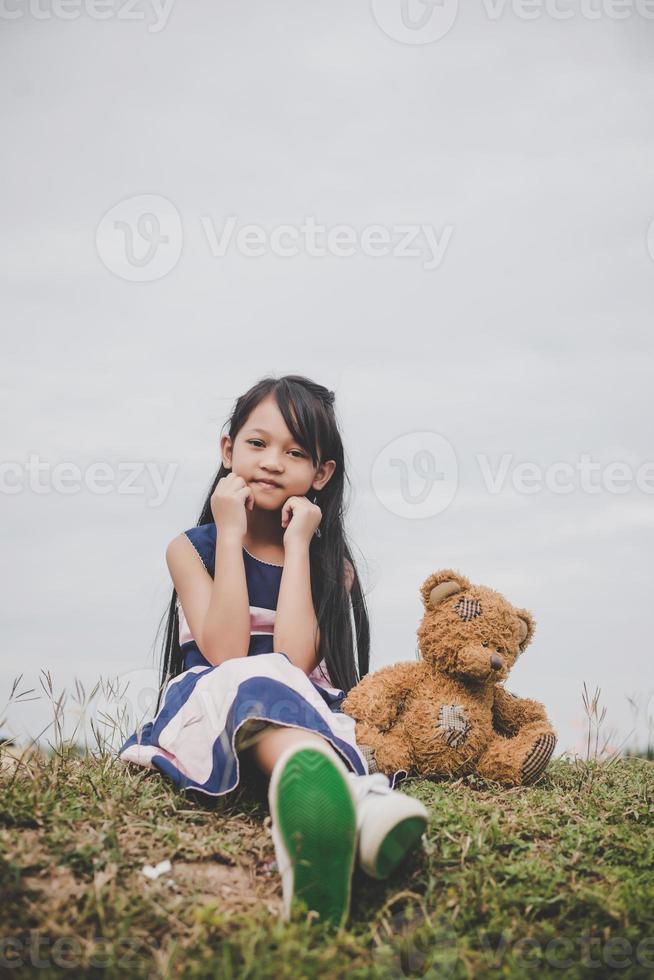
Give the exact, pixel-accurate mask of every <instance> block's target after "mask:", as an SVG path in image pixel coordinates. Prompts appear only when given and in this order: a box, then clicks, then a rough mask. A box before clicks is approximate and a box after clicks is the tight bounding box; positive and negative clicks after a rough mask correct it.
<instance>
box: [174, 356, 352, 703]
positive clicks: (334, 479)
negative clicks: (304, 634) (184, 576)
mask: <svg viewBox="0 0 654 980" xmlns="http://www.w3.org/2000/svg"><path fill="white" fill-rule="evenodd" d="M270 393H272V394H273V395H274V397H275V400H276V402H277V405H278V407H279V410H280V412H281V414H282V415H283V417H284V421H285V423H286V425H287V427H288V429H289V431H290V432H291V434H292V436H293V438H294V439H295V440H296V441H297V443H298V444H299V445H300V446H301V447H302V448H303V449H304V450H305V452H307V453H309V454H310V456H311V459H312V461H313V465H314V466H318V465H319V464H320V462H321V459H320V458H319V455H318V449H319V448H320V450H321V453H322V460H328V459H333V460H334V461H335V463H336V468H335V470H334V472H333V473H332V475H331V477H330V479H329V480H328V481H327V483H326V484H325V486H324V487H323V488H322V490H313V489H310V491H309V494H310V495H311V497H312V499H313V496H315V497H316V504H317V506H318V507H320V510H321V512H322V518H321V521H320V537H317V536H316V535H314V536H313V538H312V540H311V544H310V546H309V562H310V568H311V594H312V598H313V604H314V609H315V611H316V619H317V621H318V628H319V630H320V643H319V646H318V651H317V655H318V662H319V663H320V661H321V660H322V659H323V658H324V659H325V664H326V667H327V670H328V672H329V676H330V678H331V680H332V683H333V685H334V686H335V687H338V688H340V689H341V690H343V691H345V693H347V692H348V691H350V690H351V688H353V687H354V686H355V685H356V684H357V683H358V682H359V681H360V680H361V678H363V677H364V676H365V675H366V674H367V673H368V670H369V654H370V624H369V620H368V610H367V607H366V601H365V597H364V594H363V591H362V589H361V583H360V581H359V575H358V573H357V570H356V562H355V561H354V558H353V556H352V552H351V550H350V547H349V545H348V542H347V538H346V535H345V530H344V526H343V517H344V512H345V511H344V507H343V490H344V484H345V481H346V480H347V482H348V485H349V479H348V477H347V474H346V472H345V466H344V451H343V443H342V441H341V436H340V433H339V430H338V424H337V422H336V416H335V412H334V392H333V391H329V390H328V389H327V388H325V387H324V386H323V385H320V384H317V383H316V382H315V381H311V380H310V379H309V378H305V377H303V376H302V375H297V374H287V375H285V376H284V377H281V378H272V377H266V378H263V379H262V380H261V381H259V382H257V384H255V385H253V386H252V388H250V389H249V391H246V392H245V394H244V395H241V396H240V398H238V399H237V400H236V404H235V407H234V410H233V412H232V414H231V416H230V417H229V419H228V423H229V437H230V439H231V440H232V444H233V442H234V440H235V439H236V436H237V434H238V432H239V431H240V429H241V428H242V427H243V426H244V425H245V423H246V422H247V420H248V418H249V416H250V413H251V412H252V411H253V410H254V408H256V406H257V405H258V404H259V402H260V401H261V400H262V399H263V398H265V397H266V396H267V395H269V394H270ZM296 420H297V424H296ZM230 472H231V470H230V469H228V468H226V467H225V466H223V465H222V463H221V465H220V468H219V470H218V472H217V473H216V475H215V476H214V478H213V479H212V481H211V484H210V486H209V492H208V493H207V496H206V499H205V501H204V504H203V506H202V510H201V511H200V516H199V518H198V521H197V525H196V526H199V525H201V524H210V523H212V522H213V513H212V510H211V496H212V494H213V492H214V490H215V489H216V486H217V484H218V481H219V480H221V479H222V478H223V477H224V476H227V475H228V473H230ZM346 558H347V560H348V561H349V562H350V564H351V565H352V568H353V570H354V579H353V582H352V587H351V591H350V595H349V598H348V593H347V590H346V587H345V559H346ZM350 609H351V613H350ZM352 619H353V621H354V635H353V631H352ZM164 620H165V621H166V624H165V636H164V642H163V647H162V660H161V682H160V686H159V695H158V699H157V707H156V712H158V711H159V707H160V704H161V699H162V695H163V691H164V688H165V686H166V683H167V682H168V680H170V678H172V677H176V676H177V675H178V674H179V673H181V672H182V670H183V669H184V663H183V656H182V651H181V649H180V645H179V618H178V614H177V591H176V590H175V589H174V588H173V593H172V596H171V599H170V603H169V605H168V608H167V610H166V612H165V613H164V615H163V617H162V621H161V623H163V621H164ZM161 623H160V626H159V629H158V630H157V635H159V632H160V630H161ZM355 635H356V663H355V650H354V638H355ZM155 642H156V640H155ZM156 712H155V713H156Z"/></svg>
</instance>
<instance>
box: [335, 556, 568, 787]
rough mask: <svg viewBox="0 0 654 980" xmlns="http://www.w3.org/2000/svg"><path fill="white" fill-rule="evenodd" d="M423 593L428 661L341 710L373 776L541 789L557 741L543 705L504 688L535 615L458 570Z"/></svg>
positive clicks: (436, 578) (439, 575) (374, 684)
mask: <svg viewBox="0 0 654 980" xmlns="http://www.w3.org/2000/svg"><path fill="white" fill-rule="evenodd" d="M420 594H421V597H422V602H423V605H424V607H425V612H424V615H423V617H422V621H421V623H420V626H419V627H418V630H417V636H418V645H419V650H420V654H421V657H420V659H419V660H417V661H413V662H411V661H409V662H402V663H396V664H392V665H390V666H387V667H382V668H381V669H380V670H378V671H376V672H375V673H373V674H367V675H366V676H365V677H364V678H363V679H362V680H361V681H360V682H359V683H358V684H357V685H356V686H355V687H353V688H352V689H351V690H350V692H349V694H348V695H347V697H346V699H345V700H344V701H343V703H342V705H341V707H342V710H343V711H344V712H345V713H346V714H347V715H349V716H350V717H352V718H354V719H355V721H356V726H355V733H356V740H357V743H358V744H360V745H361V746H363V747H364V748H365V751H366V756H367V758H368V761H369V767H370V771H371V772H374V771H376V770H378V771H381V772H384V773H386V774H387V775H390V774H392V773H395V772H397V771H399V770H403V771H404V772H405V773H406V774H410V775H419V776H453V777H458V776H464V775H469V774H471V773H476V774H478V775H479V776H482V777H483V778H485V779H488V780H492V781H494V782H497V783H500V784H501V785H503V786H520V785H527V784H532V783H534V782H535V781H536V780H537V779H539V778H540V776H541V775H542V773H543V771H544V769H545V767H546V766H547V764H548V762H549V761H550V758H551V756H552V753H553V751H554V746H555V745H556V734H555V732H554V730H553V728H552V726H551V724H550V722H549V720H548V718H547V713H546V711H545V708H544V707H543V705H542V704H540V703H539V702H538V701H531V700H530V699H528V698H520V697H518V696H517V695H515V694H511V693H510V692H509V691H507V690H506V689H505V687H504V685H503V683H502V682H503V681H504V680H506V678H507V676H508V674H509V672H510V670H511V668H512V667H513V665H514V664H515V662H516V660H517V659H518V657H519V656H520V655H521V653H522V652H523V651H524V650H525V648H526V647H527V645H528V644H529V643H530V642H531V639H532V637H533V635H534V630H535V621H534V619H533V617H532V615H531V613H529V612H528V611H527V610H526V609H516V608H514V606H512V605H511V604H510V603H509V602H507V600H506V599H505V598H504V597H503V596H502V595H501V594H500V593H499V592H495V591H494V590H493V589H490V588H486V587H485V586H482V585H472V584H471V583H470V582H469V581H468V579H467V578H466V577H465V576H464V575H461V574H460V573H459V572H457V571H454V570H452V569H444V570H442V571H439V572H434V574H432V575H430V576H429V578H427V579H426V580H425V581H424V582H423V584H422V586H421V587H420Z"/></svg>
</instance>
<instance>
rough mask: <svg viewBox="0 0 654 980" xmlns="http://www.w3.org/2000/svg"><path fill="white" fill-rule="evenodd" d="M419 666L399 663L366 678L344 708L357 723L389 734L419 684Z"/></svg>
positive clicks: (346, 701) (352, 692)
mask: <svg viewBox="0 0 654 980" xmlns="http://www.w3.org/2000/svg"><path fill="white" fill-rule="evenodd" d="M416 667H417V664H413V663H406V664H404V663H399V664H391V665H389V666H388V667H382V668H381V669H380V670H378V671H376V672H375V673H374V674H367V675H366V677H364V678H363V680H361V681H359V683H358V684H357V685H356V687H353V688H352V689H351V691H350V692H349V694H348V696H347V698H346V699H345V700H344V701H343V703H342V705H341V707H342V709H343V711H344V712H345V714H347V715H350V716H351V717H352V718H354V719H355V720H356V721H365V722H368V723H369V724H370V725H373V726H374V727H375V728H376V729H377V730H378V731H386V730H388V729H389V728H391V727H392V725H393V724H394V723H395V722H396V721H397V719H398V716H399V714H400V712H401V709H402V707H403V705H404V702H405V700H406V698H407V696H408V694H409V692H410V691H412V690H414V688H415V683H416V680H415V678H416V671H415V668H416Z"/></svg>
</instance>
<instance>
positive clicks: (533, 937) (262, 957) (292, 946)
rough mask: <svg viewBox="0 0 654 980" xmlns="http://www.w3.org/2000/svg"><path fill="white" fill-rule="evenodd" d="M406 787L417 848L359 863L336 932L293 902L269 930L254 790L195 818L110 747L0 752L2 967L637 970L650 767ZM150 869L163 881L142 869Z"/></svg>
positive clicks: (645, 927)
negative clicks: (158, 869)
mask: <svg viewBox="0 0 654 980" xmlns="http://www.w3.org/2000/svg"><path fill="white" fill-rule="evenodd" d="M28 693H29V692H28ZM596 693H598V692H596ZM592 703H593V699H591V698H589V708H590V711H591V716H592V710H593V709H592ZM595 709H596V712H597V713H599V709H598V706H597V699H595ZM597 713H596V717H597ZM591 716H589V724H590V717H591ZM16 756H18V757H19V758H16ZM21 756H22V758H20V757H21ZM401 786H402V791H403V792H406V793H409V794H410V795H413V796H415V797H417V798H418V799H420V800H422V801H423V802H424V803H425V804H426V806H427V807H428V809H429V812H430V823H429V827H428V831H427V833H426V835H425V838H424V843H423V846H422V848H421V850H420V851H418V852H415V853H414V854H413V855H411V856H410V858H409V859H407V860H406V861H405V863H404V864H403V865H402V867H401V868H400V869H398V870H397V871H396V872H395V873H394V875H393V876H391V878H389V879H387V880H386V881H383V882H376V881H373V880H372V879H370V878H367V877H366V876H365V875H364V874H363V873H362V872H360V871H357V872H356V875H355V879H354V885H353V899H352V912H351V916H350V922H349V924H348V926H347V927H346V928H345V929H341V930H338V931H334V930H332V929H330V928H329V927H328V926H326V925H323V924H322V923H320V922H319V921H314V920H313V919H312V916H311V914H310V913H307V912H306V910H305V912H304V913H303V914H302V913H299V914H297V915H296V916H295V918H294V921H293V922H291V923H290V924H288V925H284V924H282V923H280V921H279V919H278V915H279V909H280V906H281V883H280V880H279V876H278V874H277V872H276V869H275V867H274V865H273V861H274V849H273V846H272V841H271V839H270V836H269V833H268V823H269V816H268V811H267V806H266V804H265V797H264V795H263V794H262V793H261V791H260V790H259V789H257V787H256V786H255V784H253V783H242V784H241V786H240V787H239V788H238V789H237V790H236V791H235V792H234V793H233V794H231V795H230V796H229V797H223V798H220V799H218V800H217V802H216V805H215V806H213V807H208V806H207V804H206V802H203V801H202V800H201V799H193V798H191V797H189V796H185V795H184V794H181V793H179V792H178V791H177V790H175V788H174V787H173V786H172V784H171V783H169V782H167V781H166V780H165V779H164V778H162V777H161V775H160V774H159V773H158V772H155V771H153V770H144V769H137V768H136V767H133V766H125V765H124V764H123V763H120V762H119V761H118V760H117V759H116V757H115V755H114V754H113V753H112V752H111V751H109V750H107V749H106V747H105V748H104V750H102V751H100V750H99V751H97V752H96V753H95V754H94V753H90V752H88V751H84V752H82V751H80V750H79V749H78V748H76V747H75V746H74V745H72V744H66V742H65V741H62V742H60V743H59V744H57V745H56V746H53V747H52V750H51V751H50V752H48V753H42V752H37V751H35V750H32V751H31V752H27V753H26V752H19V751H17V750H16V749H15V748H13V747H11V746H10V745H4V746H0V887H1V889H2V896H3V899H4V901H3V928H2V930H1V932H0V973H3V975H4V971H6V974H7V975H9V976H21V975H24V976H27V975H30V976H32V975H34V974H36V975H38V976H39V977H48V976H61V975H67V976H72V977H75V978H77V977H86V976H89V977H91V976H92V977H97V976H99V975H102V976H108V977H113V976H116V977H119V976H120V977H123V976H130V977H132V976H133V977H184V978H186V977H191V978H193V977H219V978H221V980H222V978H230V977H234V978H236V977H239V978H240V977H248V978H268V977H270V978H273V977H274V978H296V977H339V978H340V977H345V976H347V977H348V978H350V980H357V978H363V977H380V978H382V977H383V978H403V977H407V978H410V977H423V978H427V977H428V978H432V977H439V976H448V977H477V976H480V977H491V978H492V977H520V978H522V977H529V976H534V977H535V976H538V977H548V976H556V977H563V976H565V977H566V978H567V977H586V976H593V977H600V976H601V977H605V976H614V975H616V976H617V975H619V976H625V977H646V976H647V977H648V976H651V975H652V973H653V972H654V835H653V834H652V815H653V801H654V769H653V767H652V763H651V762H649V761H647V760H646V759H643V758H618V757H616V756H611V757H610V758H604V757H598V758H593V757H592V752H591V757H589V758H586V759H579V758H576V759H574V760H571V759H565V758H559V759H556V760H554V761H553V762H552V763H551V764H550V766H549V767H548V769H547V771H546V773H545V775H544V777H543V779H542V780H541V781H540V782H539V783H538V784H537V785H536V786H534V787H530V788H516V789H512V790H505V789H501V788H500V787H498V786H496V785H494V784H491V783H487V782H485V781H483V780H481V779H479V778H477V777H468V778H466V779H460V780H457V781H455V782H437V781H432V780H422V779H411V780H407V781H405V782H404V783H402V784H401ZM165 859H168V860H170V862H171V864H172V869H171V871H170V872H167V873H164V874H161V875H160V876H159V877H157V878H155V879H150V878H148V877H146V876H145V875H144V874H143V873H142V869H143V867H144V866H145V865H157V864H158V863H159V862H160V861H163V860H165Z"/></svg>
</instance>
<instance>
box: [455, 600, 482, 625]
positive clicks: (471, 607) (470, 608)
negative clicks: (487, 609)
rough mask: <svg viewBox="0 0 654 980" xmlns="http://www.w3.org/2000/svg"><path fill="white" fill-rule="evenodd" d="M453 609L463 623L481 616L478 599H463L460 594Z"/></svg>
mask: <svg viewBox="0 0 654 980" xmlns="http://www.w3.org/2000/svg"><path fill="white" fill-rule="evenodd" d="M454 609H455V611H456V612H457V613H458V614H459V617H460V618H461V619H462V620H463V621H464V623H467V622H469V621H470V620H471V619H476V618H477V616H481V602H480V601H479V600H478V599H465V598H464V597H463V596H461V598H460V599H459V601H458V602H457V604H456V605H455V607H454Z"/></svg>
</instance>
